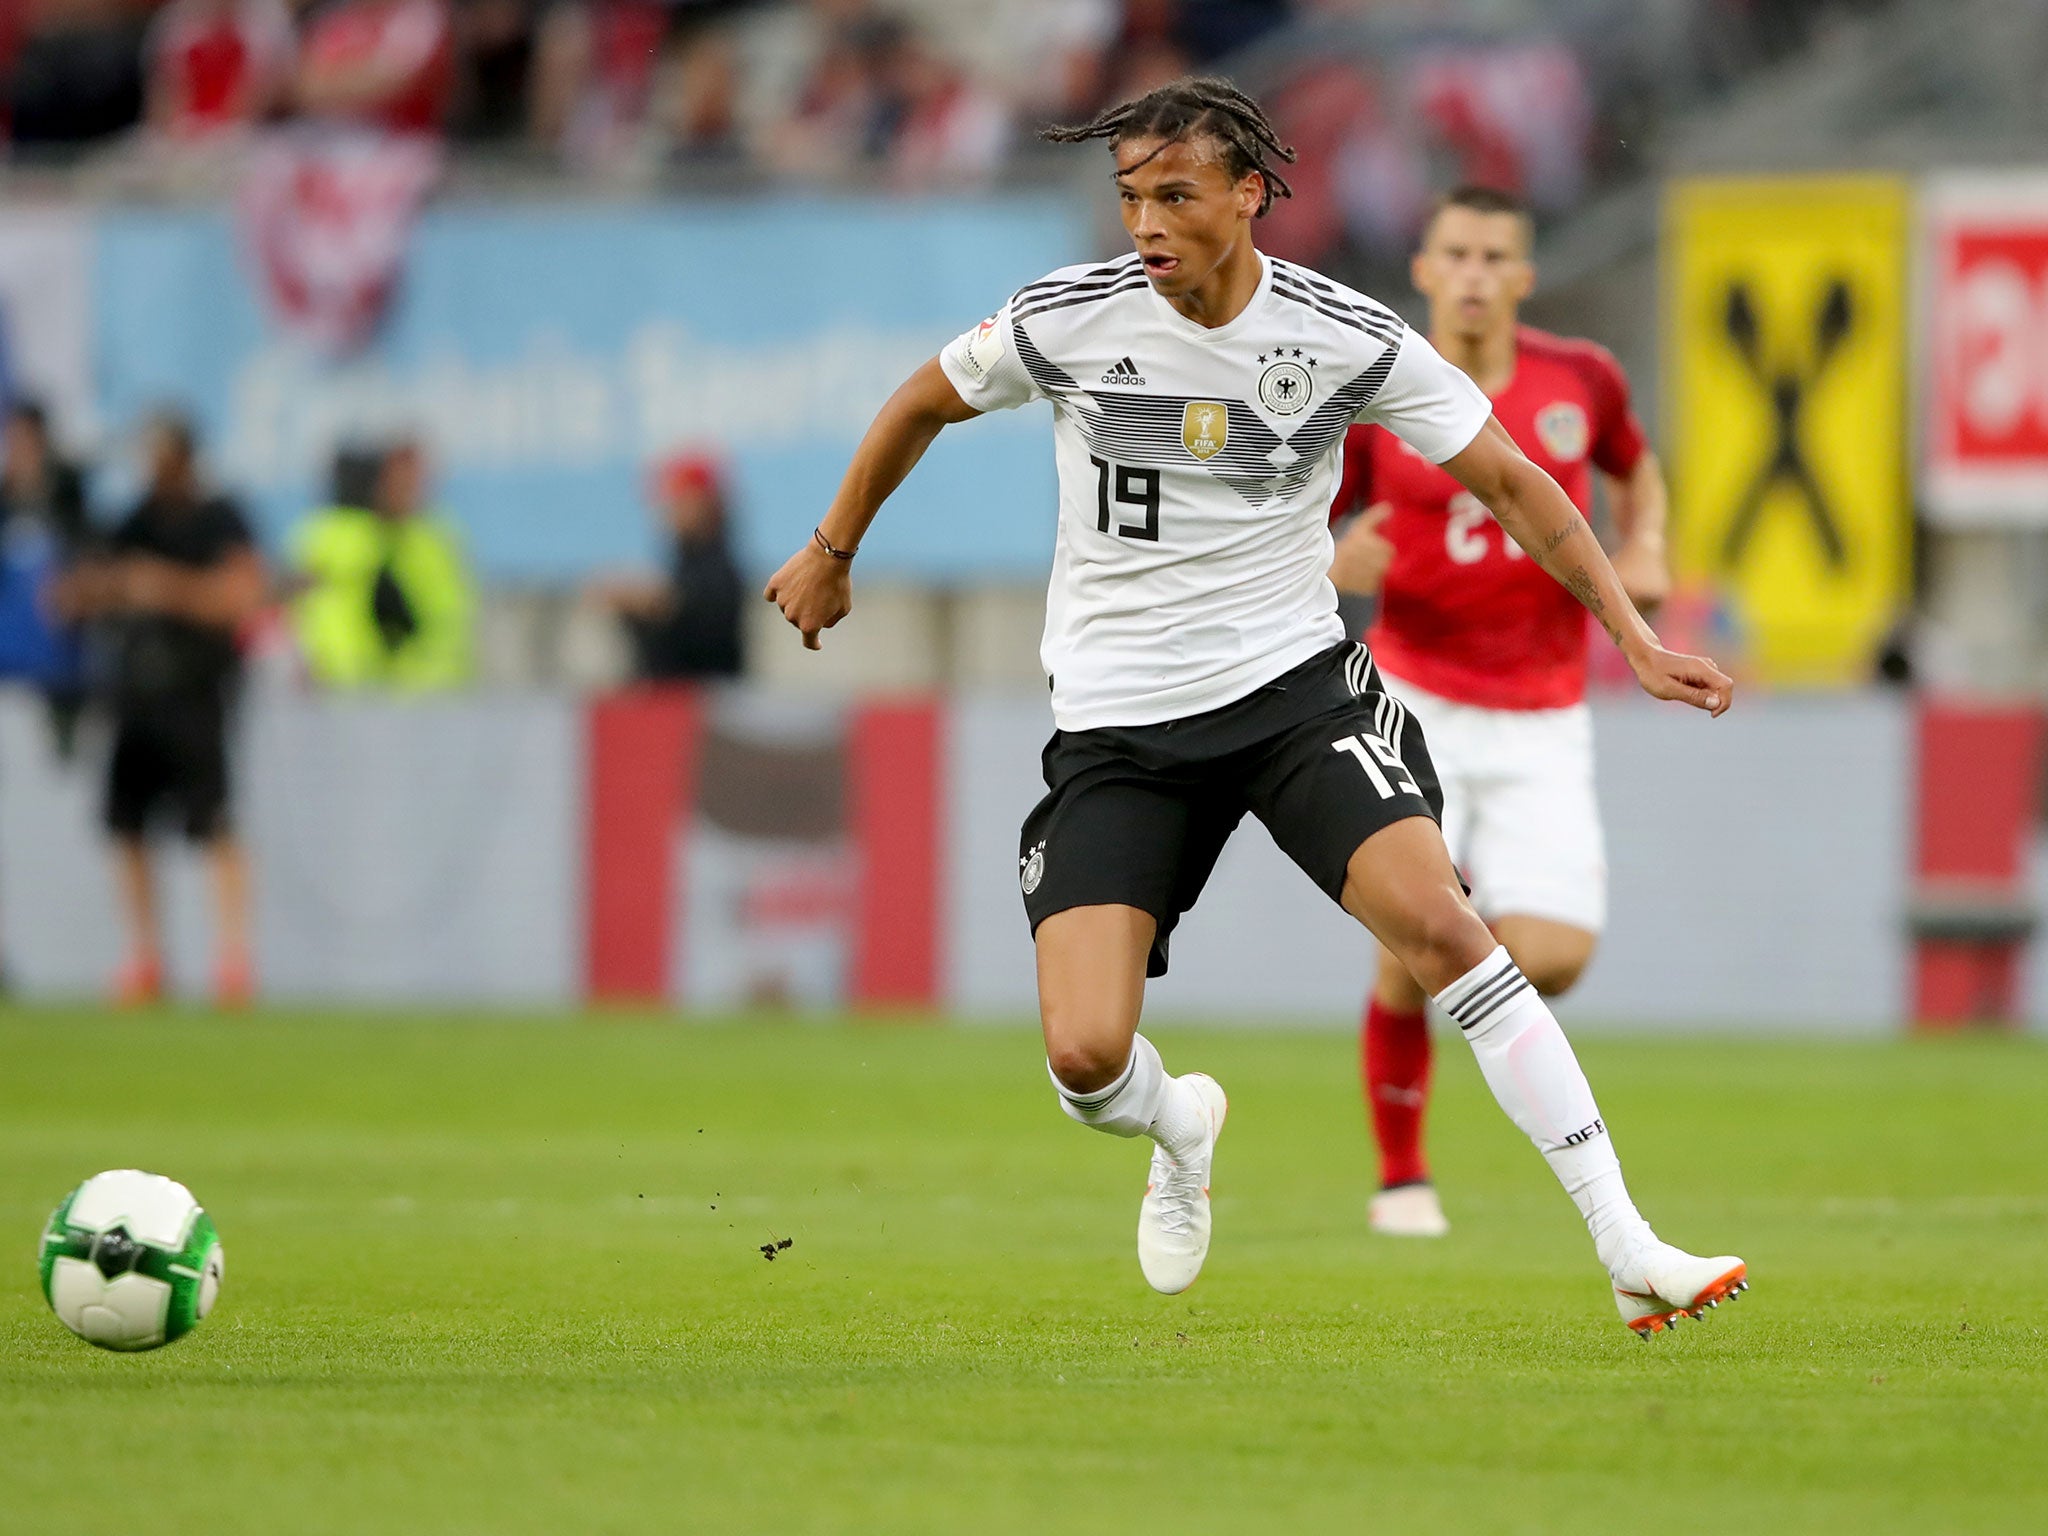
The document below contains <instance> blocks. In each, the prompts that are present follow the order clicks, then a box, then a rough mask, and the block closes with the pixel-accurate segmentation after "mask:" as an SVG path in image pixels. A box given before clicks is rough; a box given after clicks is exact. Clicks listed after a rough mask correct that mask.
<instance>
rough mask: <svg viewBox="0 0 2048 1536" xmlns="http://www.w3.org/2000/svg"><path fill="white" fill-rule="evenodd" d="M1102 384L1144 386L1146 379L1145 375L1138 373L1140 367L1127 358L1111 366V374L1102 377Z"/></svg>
mask: <svg viewBox="0 0 2048 1536" xmlns="http://www.w3.org/2000/svg"><path fill="white" fill-rule="evenodd" d="M1102 382H1103V383H1105V384H1136V385H1143V384H1144V382H1145V379H1144V375H1142V374H1140V373H1139V372H1138V365H1137V364H1136V363H1134V362H1132V361H1131V360H1130V359H1129V358H1128V357H1126V358H1123V359H1121V360H1120V361H1118V362H1114V363H1112V364H1110V367H1109V372H1107V373H1105V374H1104V375H1103V376H1102Z"/></svg>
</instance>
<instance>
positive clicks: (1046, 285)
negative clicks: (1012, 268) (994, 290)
mask: <svg viewBox="0 0 2048 1536" xmlns="http://www.w3.org/2000/svg"><path fill="white" fill-rule="evenodd" d="M1137 266H1138V253H1137V252H1136V251H1133V252H1132V253H1131V254H1130V255H1128V256H1119V257H1117V259H1116V260H1115V261H1109V262H1104V263H1103V264H1102V265H1101V266H1099V267H1091V268H1089V269H1088V270H1087V271H1086V272H1079V273H1076V274H1075V275H1074V276H1072V277H1042V278H1040V279H1039V280H1038V281H1037V282H1035V283H1026V284H1025V285H1024V286H1023V287H1022V288H1019V289H1018V290H1017V293H1016V298H1015V300H1014V302H1016V303H1018V304H1024V303H1028V302H1029V301H1030V300H1032V299H1034V298H1041V299H1042V298H1044V297H1046V295H1047V294H1049V293H1051V292H1053V291H1054V290H1056V289H1065V288H1071V287H1073V286H1074V285H1075V284H1076V283H1085V282H1088V281H1090V280H1092V279H1097V278H1104V277H1114V276H1116V275H1117V274H1118V273H1119V272H1126V271H1134V270H1136V269H1137Z"/></svg>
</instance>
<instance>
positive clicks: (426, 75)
mask: <svg viewBox="0 0 2048 1536" xmlns="http://www.w3.org/2000/svg"><path fill="white" fill-rule="evenodd" d="M454 87H455V36H454V25H453V20H452V18H451V17H450V14H449V10H448V6H447V5H446V4H445V3H444V0H335V3H333V4H330V5H326V6H322V7H320V8H318V9H317V10H316V11H315V12H314V14H313V17H312V20H311V21H310V22H308V23H307V25H306V29H305V37H304V46H303V48H302V49H301V52H300V61H299V74H298V81H297V87H296V91H297V99H298V105H299V108H300V110H301V111H303V112H305V113H307V114H308V115H310V116H314V117H319V118H325V119H329V120H331V121H335V122H347V123H358V124H365V125H371V126H376V127H380V128H383V129H386V130H388V131H390V132H392V133H405V134H438V133H439V132H440V131H441V128H442V126H443V122H444V119H445V118H446V116H447V113H448V106H449V101H450V98H451V96H452V95H453V92H454Z"/></svg>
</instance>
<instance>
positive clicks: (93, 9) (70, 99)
mask: <svg viewBox="0 0 2048 1536" xmlns="http://www.w3.org/2000/svg"><path fill="white" fill-rule="evenodd" d="M0 8H4V7H0ZM23 12H24V14H23V16H22V18H21V21H20V23H19V25H20V42H19V46H18V47H17V49H16V51H15V54H14V59H13V69H12V72H11V75H10V78H9V79H8V82H7V85H8V90H7V103H6V108H7V110H6V114H5V115H6V117H7V119H8V121H9V128H10V133H11V136H12V138H13V139H14V141H15V142H16V143H17V144H50V145H59V144H78V143H84V142H86V141H89V140H92V139H99V138H105V137H106V136H107V135H109V134H114V133H119V132H121V131H123V130H124V129H127V128H130V127H133V126H134V124H135V122H136V121H137V119H139V118H140V117H141V115H142V35H143V29H144V27H145V26H146V25H147V22H146V18H145V15H144V11H143V8H142V7H141V6H140V5H137V4H135V3H133V0H45V3H43V4H40V5H34V6H30V5H27V4H25V3H24V4H23ZM6 29H7V23H6V22H0V31H4V30H6Z"/></svg>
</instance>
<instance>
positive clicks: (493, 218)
mask: <svg viewBox="0 0 2048 1536" xmlns="http://www.w3.org/2000/svg"><path fill="white" fill-rule="evenodd" d="M1096 245H1097V242H1096V241H1095V240H1094V239H1093V238H1091V236H1090V235H1089V233H1088V230H1087V226H1086V220H1085V218H1084V217H1083V215H1082V213H1081V211H1080V210H1079V209H1078V208H1077V207H1076V206H1075V205H1074V204H1073V203H1072V202H1071V201H1070V200H1066V199H1056V198H1046V197H1032V198H1025V199H1004V200H988V201H979V200H967V201H952V202H947V203H922V202H895V203H873V202H850V201H849V202H837V201H830V200H822V199H820V200H811V199H806V200H801V201H792V200H773V201H766V202H752V203H730V204H715V203H714V204H709V205H690V206H687V207H686V206H683V205H675V206H654V207H640V208H630V209H612V208H591V207H585V206H562V205H548V206H541V207H532V208H528V207H520V208H510V209H508V208H489V209H486V208H479V207H449V208H441V209H436V210H434V211H432V212H430V213H429V214H428V215H427V216H426V217H425V219H424V220H423V221H422V223H421V225H420V227H419V229H418V230H417V232H416V234H415V236H414V241H413V247H412V252H411V255H410V257H409V259H408V263H407V267H406V272H405V277H404V285H403V288H402V290H401V294H400V297H399V299H398V301H397V303H396V306H395V308H394V310H393V312H392V314H391V315H390V317H389V318H388V320H387V323H386V325H385V326H384V329H383V331H382V334H381V335H380V337H379V339H378V341H377V342H376V343H375V344H374V345H373V346H372V347H371V348H370V349H369V350H368V351H367V352H366V353H364V354H363V355H360V356H358V357H355V358H352V359H349V360H347V361H344V362H339V363H336V362H331V361H326V360H323V359H322V358H320V357H319V356H317V355H316V354H315V353H313V352H311V351H310V350H308V349H307V348H305V347H304V346H302V345H300V344H299V343H297V342H295V341H294V340H292V339H291V338H290V337H288V336H287V335H285V334H284V333H283V332H281V331H280V330H278V329H277V327H276V326H275V325H274V324H273V323H272V322H271V321H270V319H269V318H268V317H267V315H266V314H265V312H264V309H263V303H262V298H261V295H260V294H259V293H258V291H257V286H256V283H255V281H254V279H253V278H252V276H251V273H250V269H249V266H248V264H247V261H246V259H245V256H244V253H243V251H242V250H241V248H240V242H239V240H238V238H237V235H236V231H235V228H234V226H233V224H232V222H231V220H230V218H229V217H228V215H227V214H225V213H223V212H218V211H203V212H193V211H155V210H121V211H115V212H109V213H107V214H104V215H102V216H101V218H100V219H99V220H98V223H97V238H96V247H95V248H96V263H97V271H96V273H95V277H94V285H93V286H94V293H95V310H96V313H95V323H94V331H95V337H94V341H95V350H96V354H97V356H96V368H97V382H98V391H97V393H98V396H99V399H98V405H99V407H100V414H101V419H102V420H104V421H106V422H107V423H109V424H110V425H113V426H115V427H117V428H118V426H119V425H120V424H123V423H127V422H131V421H133V420H135V419H136V418H137V417H138V416H139V415H141V414H142V413H143V412H144V411H146V410H148V409H149V408H150V407H152V406H154V405H158V404H161V403H164V402H177V403H180V404H182V405H184V406H185V407H187V408H188V409H190V410H191V411H192V412H193V413H194V414H195V415H196V416H197V418H198V419H199V421H200V422H201V423H202V424H203V426H204V428H205V430H206V434H207V440H208V443H209V445H210V458H211V461H212V462H213V464H214V465H215V466H216V469H217V472H218V474H219V477H220V478H221V479H222V480H223V481H224V482H225V483H226V485H227V487H228V488H229V489H231V490H233V491H235V492H236V493H238V494H239V495H241V496H243V497H244V498H245V499H246V501H247V503H248V505H249V506H250V507H251V508H252V510H253V511H254V512H255V514H256V515H257V516H258V517H259V518H260V520H261V522H262V524H263V526H264V528H265V530H266V533H267V536H269V537H271V538H273V539H274V538H275V537H276V536H277V535H279V534H280V533H281V532H282V530H283V529H284V528H285V527H286V526H288V525H289V523H290V522H291V521H292V520H293V519H295V518H297V517H298V516H300V515H301V514H302V513H303V512H304V511H305V510H306V509H307V508H308V507H310V506H313V505H315V504H317V502H318V501H319V500H320V498H321V497H322V496H323V495H324V492H325V487H326V481H327V475H328V467H329V465H330V463H331V461H332V457H333V452H334V449H335V447H336V446H337V444H340V443H343V442H346V441H348V440H349V439H351V438H356V437H362V436H365V435H371V434H377V433H385V432H389V431H392V430H395V429H410V430H417V431H420V432H422V433H423V434H424V436H425V437H426V439H427V440H428V441H429V442H430V443H431V445H432V447H433V451H434V454H435V458H436V463H437V467H438V470H439V477H440V478H439V492H438V497H437V500H438V502H439V504H440V505H441V507H442V508H444V509H445V510H446V511H447V513H448V514H449V515H450V516H452V517H453V518H454V519H455V520H456V521H457V522H458V523H460V524H461V525H462V527H463V528H464V529H465V530H466V532H467V534H468V537H469V539H470V541H471V551H472V554H473V556H474V558H475V560H476V563H477V565H478V567H479V568H480V570H482V572H483V573H484V574H485V575H487V576H488V577H491V578H493V579H495V580H498V581H507V582H522V581H530V582H536V583H538V582H549V581H560V580H563V579H565V578H572V577H574V576H577V575H579V574H581V573H584V572H587V571H590V570H593V569H597V568H603V567H610V566H617V565H620V564H622V563H638V562H641V561H644V560H646V559H647V558H648V557H649V556H650V555H651V554H652V553H653V551H654V549H655V547H656V540H655V536H654V532H653V527H652V522H651V514H650V512H649V510H648V508H647V506H646V502H645V487H646V475H647V470H648V467H649V465H650V464H651V463H652V462H653V461H654V460H656V459H658V458H659V457H661V456H663V455H665V454H667V453H670V452H673V451H675V450H678V449H683V448H709V449H711V450H713V451H715V452H718V453H720V454H722V455H723V456H724V457H725V458H726V459H727V461H728V462H729V463H730V464H731V466H732V467H733V470H734V475H735V481H736V491H737V494H736V498H735V499H736V509H735V510H736V523H737V528H738V533H739V541H740V549H741V553H742V556H743V558H744V560H745V561H746V563H747V565H748V566H749V568H750V569H751V570H754V571H756V572H759V573H762V574H765V573H766V572H767V571H769V570H772V569H773V568H774V567H775V566H776V565H778V564H780V563H781V561H782V559H783V557H784V556H785V555H786V554H787V553H788V552H789V551H790V550H792V549H794V548H795V547H796V545H797V544H798V543H799V542H801V541H802V540H803V539H804V538H805V537H807V536H808V535H809V533H810V530H811V528H812V526H813V524H815V523H816V521H817V520H818V517H819V516H820V515H821V514H822V512H823V511H824V508H825V506H826V504H827V503H828V501H829V500H830V498H831V496H832V493H833V491H834V490H835V489H836V488H837V485H838V481H839V476H840V473H841V471H842V470H843V469H844V468H845V464H846V459H847V456H848V454H849V453H850V452H851V451H852V449H853V447H854V444H855V443H856V442H857V441H858V440H859V437H860V434H861V432H862V430H863V429H864V428H865V427H866V425H867V423H868V421H869V419H870V418H871V416H872V415H873V413H874V411H875V409H876V408H877V407H878V406H879V405H880V404H881V403H882V401H883V400H884V399H886V398H887V396H888V394H889V392H890V391H891V390H892V389H893V388H894V387H895V386H896V385H897V384H898V383H900V382H901V381H902V380H903V379H904V378H905V377H906V376H907V375H908V374H909V373H910V372H911V371H912V370H913V369H914V368H916V367H917V365H918V364H919V363H921V362H923V361H924V360H925V359H926V358H928V357H930V356H931V355H932V354H933V353H934V352H935V351H937V350H938V348H939V347H940V346H941V345H942V344H943V343H944V342H946V341H947V340H948V339H950V338H951V337H952V336H953V335H955V334H957V333H958V332H960V331H963V330H965V329H967V328H968V327H969V326H971V325H973V324H974V323H975V322H976V321H978V320H980V319H981V318H982V317H983V316H984V315H986V314H988V313H989V312H990V311H991V310H993V309H994V308H995V307H996V306H997V305H998V304H1000V303H1001V302H1002V301H1003V299H1004V298H1006V297H1007V296H1008V295H1009V294H1010V293H1011V291H1013V290H1014V289H1015V288H1017V287H1018V286H1020V285H1021V284H1023V283H1026V282H1029V281H1031V280H1033V279H1034V278H1037V277H1041V276H1043V275H1044V274H1045V273H1046V272H1047V271H1049V270H1051V269H1052V268H1054V267H1057V266H1062V265H1065V264H1066V263H1069V262H1073V261H1082V260H1087V259H1089V258H1091V257H1093V256H1095V255H1096V254H1098V253H1097V250H1096ZM1054 498H1055V489H1054V481H1053V459H1052V443H1051V434H1050V432H1049V430H1048V423H1047V421H1046V420H1045V419H1044V414H1043V412H1040V411H1036V410H1025V411H1020V412H1015V413H1005V414H1002V415H998V416H992V417H989V418H986V419H984V420H980V421H975V422H970V423H968V424H966V425H965V426H962V427H959V428H956V429H954V430H952V431H950V432H948V433H947V434H946V436H945V437H944V438H942V439H941V440H940V442H939V443H938V445H937V446H936V447H935V448H934V449H933V451H932V453H931V454H930V455H929V456H928V457H927V458H926V460H925V461H924V463H923V464H921V465H920V466H919V467H918V469H917V471H916V473H915V474H913V475H912V477H911V479H910V481H909V483H908V484H906V485H905V486H904V488H903V489H902V490H901V491H900V492H899V493H898V494H897V496H896V498H895V499H894V500H893V501H892V502H891V503H890V506H889V509H888V511H887V512H886V513H885V514H884V516H883V518H882V520H881V522H880V523H878V524H877V526H876V528H875V530H874V532H873V533H872V534H871V535H870V538H869V542H868V544H867V545H866V547H865V549H864V551H863V554H862V566H863V569H865V570H866V571H868V572H869V574H870V576H874V575H897V576H906V577H915V578H920V579H936V580H971V579H975V578H982V577H1028V576H1035V575H1037V574H1040V573H1042V572H1043V571H1044V570H1045V569H1046V568H1047V567H1048V565H1049V564H1050V560H1051V551H1052V531H1053V524H1054V505H1055V502H1054Z"/></svg>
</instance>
